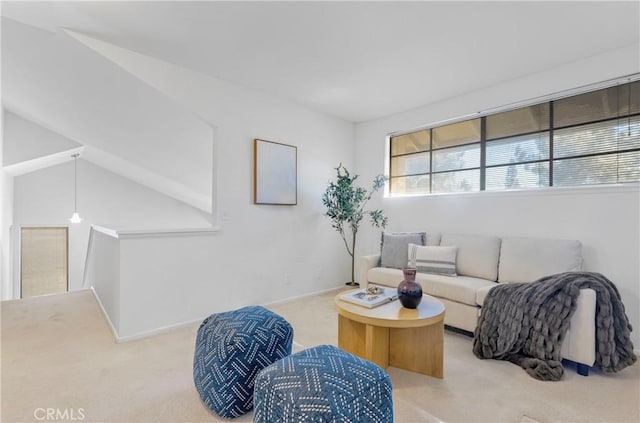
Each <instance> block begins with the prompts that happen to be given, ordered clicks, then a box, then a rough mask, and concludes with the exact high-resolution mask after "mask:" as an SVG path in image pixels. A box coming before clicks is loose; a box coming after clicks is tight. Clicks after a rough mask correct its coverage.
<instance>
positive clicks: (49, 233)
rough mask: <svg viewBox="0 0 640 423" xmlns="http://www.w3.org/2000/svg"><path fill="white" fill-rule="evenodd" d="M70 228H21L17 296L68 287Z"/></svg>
mask: <svg viewBox="0 0 640 423" xmlns="http://www.w3.org/2000/svg"><path fill="white" fill-rule="evenodd" d="M68 257H69V228H67V227H28V228H21V229H20V298H29V297H35V296H38V295H46V294H57V293H60V292H67V291H68V290H69V274H68V273H69V272H68V270H69V259H68Z"/></svg>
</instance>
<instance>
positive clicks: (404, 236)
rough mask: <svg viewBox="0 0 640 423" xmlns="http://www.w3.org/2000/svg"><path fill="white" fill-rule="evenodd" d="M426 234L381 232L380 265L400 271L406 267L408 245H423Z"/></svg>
mask: <svg viewBox="0 0 640 423" xmlns="http://www.w3.org/2000/svg"><path fill="white" fill-rule="evenodd" d="M426 240H427V234H426V232H395V233H389V232H383V233H382V245H381V248H380V265H381V266H382V267H392V268H396V269H402V268H403V267H407V261H408V257H409V244H417V245H425V242H426Z"/></svg>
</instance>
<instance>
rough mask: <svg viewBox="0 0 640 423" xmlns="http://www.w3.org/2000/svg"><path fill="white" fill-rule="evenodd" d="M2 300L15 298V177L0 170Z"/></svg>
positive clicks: (0, 141)
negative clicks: (0, 200) (13, 247)
mask: <svg viewBox="0 0 640 423" xmlns="http://www.w3.org/2000/svg"><path fill="white" fill-rule="evenodd" d="M4 116H5V113H4V110H2V114H0V134H1V133H3V129H4V123H5V120H4ZM3 160H4V137H0V163H3ZM0 199H2V205H1V207H0V299H2V300H4V299H9V298H13V284H12V283H11V280H12V266H11V256H12V250H11V230H10V229H11V225H12V222H13V177H12V176H10V175H8V174H7V173H6V172H5V171H4V170H2V169H1V168H0Z"/></svg>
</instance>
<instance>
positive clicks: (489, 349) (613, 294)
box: [473, 272, 636, 381]
mask: <svg viewBox="0 0 640 423" xmlns="http://www.w3.org/2000/svg"><path fill="white" fill-rule="evenodd" d="M581 288H591V289H593V290H594V291H596V361H595V364H594V366H595V367H598V368H600V369H601V370H602V371H604V372H617V371H619V370H622V369H624V368H625V367H627V366H630V365H632V364H633V363H634V362H635V361H636V356H635V354H634V353H633V343H632V342H631V339H630V334H631V330H632V329H631V325H630V324H629V319H628V318H627V315H626V314H625V311H624V305H623V304H622V301H621V299H620V293H619V292H618V289H617V288H616V286H615V285H614V284H613V283H612V282H611V281H610V280H608V279H607V278H605V277H604V276H603V275H601V274H599V273H590V272H567V273H559V274H557V275H551V276H546V277H544V278H541V279H538V280H537V281H535V282H530V283H507V284H499V285H497V286H495V287H494V288H491V290H490V291H489V293H488V294H487V297H486V299H485V301H484V304H483V306H482V311H481V314H480V317H479V319H478V326H477V327H476V331H475V336H474V339H473V353H474V354H475V355H476V356H477V357H478V358H494V359H498V360H508V361H511V362H512V363H514V364H517V365H519V366H520V367H522V368H523V369H525V370H526V372H527V373H528V374H529V375H530V376H532V377H534V378H536V379H539V380H554V381H555V380H560V378H561V377H562V374H563V373H564V369H563V367H562V363H561V360H562V356H561V349H562V342H563V341H564V337H565V335H566V333H567V329H568V328H569V319H570V318H571V315H572V314H573V312H574V311H575V309H576V301H577V298H578V294H579V292H580V289H581Z"/></svg>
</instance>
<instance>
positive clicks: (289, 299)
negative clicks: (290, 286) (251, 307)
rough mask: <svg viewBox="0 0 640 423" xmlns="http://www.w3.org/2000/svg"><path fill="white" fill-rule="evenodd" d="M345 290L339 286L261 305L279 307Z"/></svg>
mask: <svg viewBox="0 0 640 423" xmlns="http://www.w3.org/2000/svg"><path fill="white" fill-rule="evenodd" d="M343 289H344V287H343V286H337V287H335V288H328V289H323V290H321V291H314V292H311V293H309V294H302V295H296V296H294V297H288V298H285V299H283V300H277V301H273V302H270V303H264V304H261V305H262V306H263V307H271V306H277V305H281V304H286V303H290V302H291V301H296V300H300V299H302V298H307V297H313V296H314V295H321V294H326V293H328V292H333V291H336V293H337V292H338V291H340V290H343Z"/></svg>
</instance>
